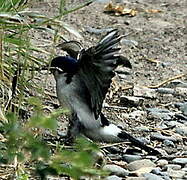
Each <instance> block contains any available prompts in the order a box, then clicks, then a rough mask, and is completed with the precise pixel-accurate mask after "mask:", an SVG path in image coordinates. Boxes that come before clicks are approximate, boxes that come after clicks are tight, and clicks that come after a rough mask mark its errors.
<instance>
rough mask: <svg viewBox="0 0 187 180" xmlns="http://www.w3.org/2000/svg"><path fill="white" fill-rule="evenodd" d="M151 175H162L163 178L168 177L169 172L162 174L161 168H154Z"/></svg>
mask: <svg viewBox="0 0 187 180" xmlns="http://www.w3.org/2000/svg"><path fill="white" fill-rule="evenodd" d="M151 173H153V174H156V175H161V176H168V173H167V172H162V171H161V168H154V169H153V170H152V171H151Z"/></svg>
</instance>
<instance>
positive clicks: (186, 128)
mask: <svg viewBox="0 0 187 180" xmlns="http://www.w3.org/2000/svg"><path fill="white" fill-rule="evenodd" d="M175 131H176V133H178V134H180V135H182V136H187V126H181V127H177V128H176V129H175Z"/></svg>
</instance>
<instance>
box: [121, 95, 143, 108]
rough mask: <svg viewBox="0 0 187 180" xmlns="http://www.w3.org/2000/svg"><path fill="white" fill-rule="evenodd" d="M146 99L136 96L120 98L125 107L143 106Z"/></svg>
mask: <svg viewBox="0 0 187 180" xmlns="http://www.w3.org/2000/svg"><path fill="white" fill-rule="evenodd" d="M143 101H144V99H143V98H140V97H134V96H121V97H120V104H121V105H123V106H129V107H133V106H141V105H142V104H143Z"/></svg>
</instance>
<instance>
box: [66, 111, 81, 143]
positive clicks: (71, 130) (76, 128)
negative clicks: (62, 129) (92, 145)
mask: <svg viewBox="0 0 187 180" xmlns="http://www.w3.org/2000/svg"><path fill="white" fill-rule="evenodd" d="M80 131H81V124H80V122H79V119H78V117H77V114H76V113H72V115H71V117H70V118H69V127H68V132H67V136H66V140H65V144H68V145H69V144H72V143H73V142H74V140H75V138H76V136H77V135H78V134H79V133H80Z"/></svg>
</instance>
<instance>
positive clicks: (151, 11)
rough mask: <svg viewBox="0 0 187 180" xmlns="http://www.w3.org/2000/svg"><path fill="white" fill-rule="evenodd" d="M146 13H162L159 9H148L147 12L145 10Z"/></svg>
mask: <svg viewBox="0 0 187 180" xmlns="http://www.w3.org/2000/svg"><path fill="white" fill-rule="evenodd" d="M145 12H147V13H160V12H162V11H161V10H159V9H147V10H145Z"/></svg>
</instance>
